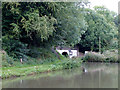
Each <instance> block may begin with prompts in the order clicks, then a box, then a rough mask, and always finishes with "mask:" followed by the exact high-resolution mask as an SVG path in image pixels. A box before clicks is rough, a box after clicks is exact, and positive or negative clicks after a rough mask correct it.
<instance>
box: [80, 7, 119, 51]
mask: <svg viewBox="0 0 120 90" xmlns="http://www.w3.org/2000/svg"><path fill="white" fill-rule="evenodd" d="M96 10H99V12H98V11H96ZM105 13H106V12H105V11H104V13H103V10H102V9H101V8H100V9H98V8H97V7H95V11H93V10H90V9H85V20H86V21H87V24H88V28H87V31H86V32H85V34H83V35H82V40H81V41H80V46H82V47H83V48H85V49H86V50H94V51H99V49H100V48H102V49H105V48H108V46H109V45H110V43H111V39H114V37H115V36H116V35H117V28H116V27H115V24H114V22H113V19H112V18H113V17H112V16H111V18H110V16H109V15H108V16H106V15H103V14H105ZM109 13H110V12H109ZM109 13H108V14H109Z"/></svg>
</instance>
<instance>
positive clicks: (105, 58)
mask: <svg viewBox="0 0 120 90" xmlns="http://www.w3.org/2000/svg"><path fill="white" fill-rule="evenodd" d="M83 61H90V62H101V61H102V62H118V51H117V50H114V49H111V50H107V51H105V52H103V54H99V53H94V52H88V53H87V54H86V55H85V56H84V57H83Z"/></svg>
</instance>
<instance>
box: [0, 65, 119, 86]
mask: <svg viewBox="0 0 120 90" xmlns="http://www.w3.org/2000/svg"><path fill="white" fill-rule="evenodd" d="M82 66H83V67H85V68H86V70H87V72H82V71H81V69H80V68H75V69H72V70H62V71H54V72H50V73H43V74H39V75H34V76H27V77H21V78H16V79H7V80H3V83H2V87H3V88H118V64H115V63H112V64H109V63H107V64H106V63H84V64H83V65H82Z"/></svg>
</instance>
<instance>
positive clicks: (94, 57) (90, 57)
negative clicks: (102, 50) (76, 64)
mask: <svg viewBox="0 0 120 90" xmlns="http://www.w3.org/2000/svg"><path fill="white" fill-rule="evenodd" d="M83 60H84V61H92V62H94V61H95V62H96V61H104V60H105V56H104V55H102V54H99V53H93V52H88V53H87V54H86V55H85V57H84V58H83Z"/></svg>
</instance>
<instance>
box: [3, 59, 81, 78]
mask: <svg viewBox="0 0 120 90" xmlns="http://www.w3.org/2000/svg"><path fill="white" fill-rule="evenodd" d="M40 63H41V62H40ZM81 63H82V62H81V59H74V60H69V59H67V58H66V59H63V60H53V61H51V62H50V61H48V62H47V60H46V62H44V63H41V64H36V65H29V64H21V63H19V65H18V66H12V67H2V78H3V79H5V78H10V77H20V76H27V75H33V74H38V73H43V72H50V71H55V70H62V69H71V68H75V67H79V66H81Z"/></svg>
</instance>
